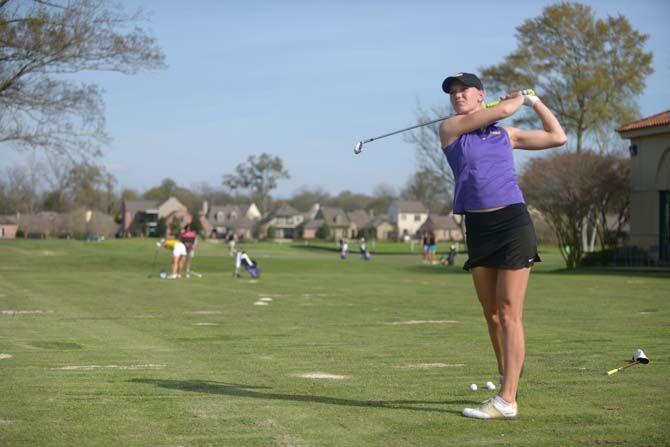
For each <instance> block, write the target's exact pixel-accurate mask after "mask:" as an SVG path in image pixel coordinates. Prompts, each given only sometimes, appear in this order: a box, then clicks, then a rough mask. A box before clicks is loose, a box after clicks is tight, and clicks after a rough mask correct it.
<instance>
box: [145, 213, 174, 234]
mask: <svg viewBox="0 0 670 447" xmlns="http://www.w3.org/2000/svg"><path fill="white" fill-rule="evenodd" d="M167 229H168V228H167V219H165V217H160V218H159V219H158V224H157V225H156V231H157V233H158V237H165V236H167ZM145 235H146V234H145V232H144V230H143V231H142V236H145Z"/></svg>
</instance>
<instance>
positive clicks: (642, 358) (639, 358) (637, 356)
mask: <svg viewBox="0 0 670 447" xmlns="http://www.w3.org/2000/svg"><path fill="white" fill-rule="evenodd" d="M647 363H649V358H648V357H647V355H646V354H645V353H644V351H643V350H642V349H636V350H635V353H633V358H632V360H631V361H630V363H628V364H626V365H623V366H620V367H619V368H615V369H612V370H610V371H607V375H608V376H611V375H613V374H616V373H618V372H619V371H623V370H624V369H626V368H630V367H631V366H635V365H639V364H643V365H646V364H647Z"/></svg>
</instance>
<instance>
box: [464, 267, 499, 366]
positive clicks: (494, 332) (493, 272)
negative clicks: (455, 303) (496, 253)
mask: <svg viewBox="0 0 670 447" xmlns="http://www.w3.org/2000/svg"><path fill="white" fill-rule="evenodd" d="M498 272H499V270H498V269H495V268H491V267H474V268H473V269H472V279H473V281H474V283H475V290H476V291H477V298H479V302H480V303H481V305H482V310H483V311H484V318H486V324H487V326H488V328H489V337H491V344H492V345H493V351H494V352H495V354H496V361H497V362H498V373H499V374H500V375H502V374H503V371H504V370H505V368H504V366H503V365H504V358H503V330H502V326H501V325H500V318H499V316H498V307H499V306H498V300H497V299H496V288H497V284H498Z"/></svg>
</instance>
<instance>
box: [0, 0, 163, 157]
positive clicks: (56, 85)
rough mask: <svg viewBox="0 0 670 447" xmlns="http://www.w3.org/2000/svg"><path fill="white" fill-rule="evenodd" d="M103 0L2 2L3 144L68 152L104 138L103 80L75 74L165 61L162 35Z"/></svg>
mask: <svg viewBox="0 0 670 447" xmlns="http://www.w3.org/2000/svg"><path fill="white" fill-rule="evenodd" d="M142 19H143V17H142V12H141V10H138V11H137V12H135V13H133V14H125V13H124V12H123V11H122V10H121V9H120V8H119V7H118V5H116V4H110V3H109V2H107V1H105V0H68V1H64V0H51V1H45V0H2V1H0V143H7V144H8V145H10V146H11V147H13V148H15V149H17V150H20V149H37V148H41V149H45V150H46V151H48V152H55V153H60V154H68V155H75V154H76V155H82V156H85V155H90V154H96V153H99V145H100V144H101V143H103V142H105V141H106V139H107V138H106V135H105V131H104V124H105V117H104V105H103V100H102V95H101V91H100V89H99V87H98V86H97V85H95V84H92V83H87V82H83V81H75V80H73V79H72V74H74V73H80V72H84V71H113V72H120V73H124V74H134V73H136V72H138V71H139V70H143V69H156V68H163V67H165V57H164V55H163V53H162V51H161V50H160V48H159V47H158V44H157V43H156V41H155V40H154V39H153V38H151V37H149V36H148V35H147V34H146V33H145V32H144V31H143V30H142V29H141V28H140V27H139V23H140V21H141V20H142Z"/></svg>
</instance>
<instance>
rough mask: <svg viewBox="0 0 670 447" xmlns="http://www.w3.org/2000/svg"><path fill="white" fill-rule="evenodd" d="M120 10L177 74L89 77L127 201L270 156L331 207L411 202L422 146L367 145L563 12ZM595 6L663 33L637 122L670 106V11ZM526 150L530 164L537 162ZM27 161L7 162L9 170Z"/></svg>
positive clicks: (463, 7) (320, 6) (285, 5)
mask: <svg viewBox="0 0 670 447" xmlns="http://www.w3.org/2000/svg"><path fill="white" fill-rule="evenodd" d="M121 3H122V4H124V5H125V6H126V8H127V9H126V10H127V11H131V10H134V9H135V8H137V7H141V8H142V9H143V10H144V11H145V13H147V15H148V17H149V20H148V21H146V22H143V23H142V27H143V28H145V29H146V30H147V31H148V32H149V33H150V34H151V35H153V36H154V37H155V38H156V39H157V40H158V42H159V45H160V46H161V47H162V49H163V51H164V53H165V55H166V60H167V64H168V68H167V69H166V70H162V71H152V72H144V73H140V74H137V75H132V76H127V75H122V74H116V73H92V74H86V75H84V76H83V78H84V79H86V80H89V81H94V82H96V83H97V84H99V85H100V86H101V87H102V88H103V89H104V90H105V93H104V100H105V104H106V120H107V132H108V134H109V135H110V136H111V137H112V140H111V142H110V143H109V144H108V145H107V146H106V147H105V148H104V156H103V157H102V160H101V162H102V163H103V164H104V165H105V166H106V167H107V169H108V170H109V171H110V172H111V173H112V174H114V176H115V177H116V178H117V180H118V188H119V190H120V189H122V188H133V189H136V190H138V191H140V192H143V191H145V190H147V189H149V188H151V187H154V186H157V185H158V184H159V183H160V181H161V180H162V179H164V178H166V177H170V178H172V179H174V180H176V181H177V183H178V184H179V185H180V186H185V187H194V186H196V185H199V184H202V183H208V184H209V185H211V186H220V185H221V180H222V177H223V175H224V174H226V173H232V172H233V171H234V169H235V166H237V165H238V164H240V163H243V162H245V161H246V159H247V157H248V156H250V155H258V154H260V153H261V152H267V153H269V154H272V155H275V156H279V157H281V159H282V160H283V161H284V166H285V168H286V169H287V170H288V171H289V173H290V176H291V178H290V179H289V180H281V181H280V182H279V187H278V189H277V190H276V191H275V193H274V196H275V197H285V198H287V197H290V196H291V195H292V194H293V193H295V192H296V191H297V190H298V189H299V188H301V187H303V186H308V187H316V186H318V187H321V188H322V189H325V190H326V191H329V192H330V193H331V194H337V193H338V192H340V191H343V190H349V191H353V192H358V193H366V194H370V193H372V192H373V191H374V189H375V187H376V186H377V185H380V184H385V185H389V186H392V187H394V188H395V189H396V190H399V189H400V188H401V187H402V186H403V185H404V184H405V183H406V182H407V180H408V178H409V177H410V176H411V175H412V174H413V173H414V172H415V169H416V160H415V158H416V157H415V150H414V147H413V146H412V145H411V144H409V143H407V142H405V141H404V139H403V137H402V135H396V136H393V137H389V138H385V139H383V140H380V141H375V142H372V143H370V144H368V145H366V146H364V152H363V153H362V154H361V155H359V156H355V155H354V153H353V148H354V144H355V143H356V142H357V141H359V140H363V139H367V138H370V137H374V136H377V135H381V134H384V133H387V132H391V131H394V130H397V129H402V128H405V127H408V126H411V125H413V124H415V123H416V119H417V118H416V116H417V109H418V107H422V108H424V109H430V108H432V107H439V106H444V105H446V104H447V103H448V97H447V95H445V94H444V93H443V92H442V90H441V83H442V80H443V79H444V78H445V77H446V76H448V75H450V74H453V73H456V72H459V71H470V72H475V73H478V72H479V69H480V68H481V67H483V66H487V65H492V64H496V63H500V62H501V61H502V60H503V58H504V57H505V56H506V55H508V54H509V53H511V52H513V51H514V50H515V49H516V48H517V41H516V38H515V32H516V30H515V27H516V26H518V25H520V24H521V23H522V22H523V21H524V20H525V19H528V18H533V17H536V16H538V15H540V14H541V12H542V9H543V8H544V7H545V6H547V5H549V4H552V3H554V2H549V1H523V0H516V1H515V0H511V1H506V2H502V1H499V0H498V1H477V0H471V1H470V2H456V1H454V0H441V1H421V0H418V1H412V2H410V1H395V0H390V1H384V2H382V1H372V0H362V1H354V0H352V1H348V0H347V1H342V0H330V1H320V0H317V1H307V0H304V1H297V0H288V1H282V2H275V1H270V0H266V1H254V0H245V1H216V0H199V1H196V2H189V3H188V6H185V3H184V2H183V1H176V0H122V2H121ZM583 3H585V4H588V5H590V6H592V7H593V9H594V10H595V12H596V14H597V16H598V17H600V18H604V17H606V16H607V15H618V14H623V15H624V16H626V17H627V18H628V19H629V21H630V22H631V24H632V26H633V27H634V28H635V29H637V30H638V31H640V32H643V33H646V34H649V35H650V38H649V40H648V42H647V45H646V48H645V49H646V50H647V51H652V52H653V53H654V63H653V66H654V70H655V72H654V74H653V75H651V76H650V77H649V78H648V80H647V87H646V90H645V92H644V94H643V95H641V96H640V97H639V98H638V102H639V105H640V113H641V116H648V115H652V114H655V113H658V112H661V111H664V110H668V109H670V82H669V80H670V45H669V44H670V27H668V25H667V24H668V23H670V2H667V1H666V0H593V1H583ZM539 93H540V95H541V92H539ZM436 150H439V147H436ZM2 152H3V153H5V154H6V152H7V151H6V150H3V151H2ZM521 152H522V151H516V158H517V165H522V164H523V163H524V162H525V161H527V158H528V157H529V155H528V154H527V153H521ZM532 156H536V155H532ZM17 158H18V156H17V155H16V154H13V155H11V154H10V156H6V157H2V160H0V168H3V167H5V166H6V165H8V164H10V163H13V162H15V160H17Z"/></svg>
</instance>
